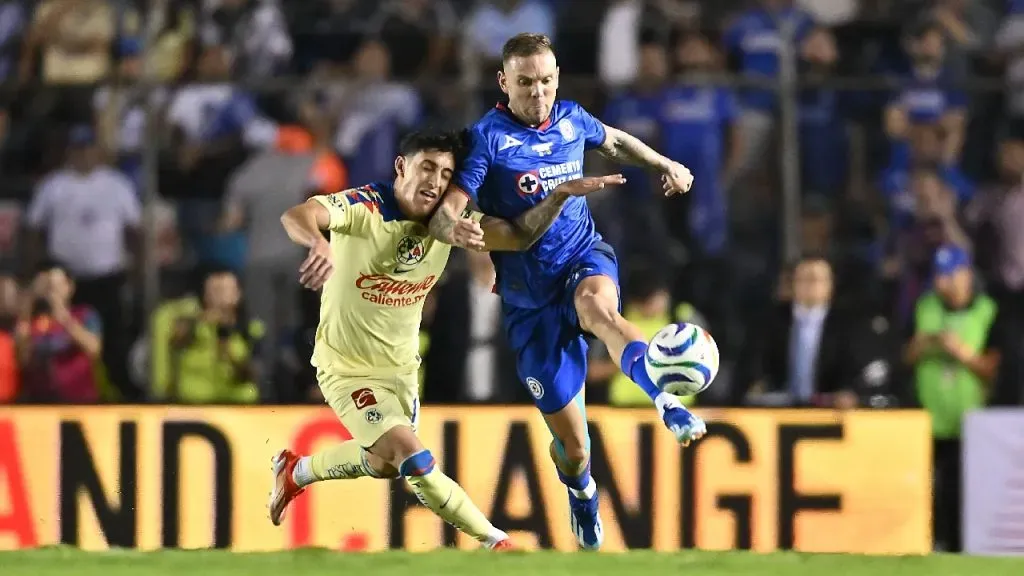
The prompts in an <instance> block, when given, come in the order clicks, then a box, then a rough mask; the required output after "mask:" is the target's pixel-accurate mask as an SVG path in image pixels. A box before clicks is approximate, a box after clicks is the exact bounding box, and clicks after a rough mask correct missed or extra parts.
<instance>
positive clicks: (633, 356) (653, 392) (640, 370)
mask: <svg viewBox="0 0 1024 576" xmlns="http://www.w3.org/2000/svg"><path fill="white" fill-rule="evenodd" d="M646 354H647V343H646V342H642V341H640V340H637V341H636V342H630V343H629V344H626V347H625V348H623V350H622V359H621V360H620V362H619V367H620V368H621V370H622V373H623V374H625V375H626V376H629V379H630V380H632V381H633V382H636V385H637V386H639V387H640V388H641V389H642V390H643V391H644V392H646V393H647V396H648V397H650V399H651V401H654V399H655V398H657V397H658V394H661V390H659V389H658V386H657V385H655V384H654V381H653V380H651V377H650V376H648V375H647V368H646V367H645V366H644V356H645V355H646Z"/></svg>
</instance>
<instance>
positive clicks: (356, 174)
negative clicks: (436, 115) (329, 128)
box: [326, 41, 422, 182]
mask: <svg viewBox="0 0 1024 576" xmlns="http://www.w3.org/2000/svg"><path fill="white" fill-rule="evenodd" d="M354 73H355V74H354V78H352V79H351V81H348V82H335V83H332V84H330V85H328V86H327V87H326V92H327V94H328V96H329V98H330V102H331V109H332V110H333V111H335V112H336V113H337V114H338V115H339V118H340V121H339V125H338V131H337V134H336V136H335V140H334V143H335V149H336V150H337V151H338V152H339V153H340V154H341V156H342V158H344V159H345V164H346V165H347V166H348V167H349V179H350V180H351V181H352V182H373V181H376V180H386V179H388V178H391V176H392V174H393V172H394V166H393V164H394V160H395V154H396V153H397V152H396V151H397V147H398V140H399V138H400V137H401V134H402V132H404V131H405V130H407V129H409V128H410V127H412V126H413V125H415V124H416V123H417V121H418V120H419V118H420V116H421V108H422V106H421V101H420V97H419V95H418V94H417V92H416V91H415V90H414V89H413V88H412V87H410V86H408V85H405V84H400V83H397V82H393V81H392V80H391V62H390V55H389V54H388V51H387V47H386V46H384V45H383V44H381V43H380V42H376V41H369V42H367V43H366V44H364V45H363V46H362V47H361V48H360V49H359V52H358V54H357V55H356V58H355V62H354Z"/></svg>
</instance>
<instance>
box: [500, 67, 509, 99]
mask: <svg viewBox="0 0 1024 576" xmlns="http://www.w3.org/2000/svg"><path fill="white" fill-rule="evenodd" d="M498 88H501V91H502V92H504V93H505V94H508V76H505V72H504V70H498Z"/></svg>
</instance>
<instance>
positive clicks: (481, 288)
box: [0, 0, 1024, 434]
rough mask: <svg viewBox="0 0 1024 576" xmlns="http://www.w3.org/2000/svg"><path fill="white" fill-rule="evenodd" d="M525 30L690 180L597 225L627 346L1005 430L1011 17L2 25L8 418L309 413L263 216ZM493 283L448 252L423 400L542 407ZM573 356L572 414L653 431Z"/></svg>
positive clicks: (788, 392) (1018, 6)
mask: <svg viewBox="0 0 1024 576" xmlns="http://www.w3.org/2000/svg"><path fill="white" fill-rule="evenodd" d="M523 31H530V32H542V33H545V34H548V35H550V36H551V37H552V38H553V39H554V41H555V43H556V46H557V47H558V57H559V63H560V65H561V74H562V80H561V92H562V96H563V97H565V98H573V99H576V100H578V101H580V102H581V103H583V104H584V105H585V106H587V107H588V109H590V110H591V111H592V112H594V113H595V114H596V115H597V116H598V117H599V118H601V119H602V120H603V121H605V122H606V123H608V124H612V125H615V126H617V127H619V128H622V129H625V130H626V131H628V132H631V133H632V134H634V135H636V136H638V137H640V138H642V139H644V140H645V141H647V142H649V143H651V144H652V145H654V146H655V147H656V148H657V149H659V150H660V151H662V152H663V153H665V154H666V155H668V156H670V157H672V158H673V159H675V160H678V161H680V162H683V163H684V164H686V165H687V166H688V167H690V169H691V170H692V171H693V172H694V174H695V177H696V185H695V187H694V189H693V191H691V193H690V194H688V195H687V196H686V197H684V198H682V199H678V198H676V199H664V198H662V197H661V196H660V194H659V190H660V187H659V186H657V185H656V183H654V182H653V181H652V179H651V175H649V174H645V173H643V172H636V171H634V170H633V169H629V168H626V169H624V170H625V171H626V174H627V177H628V179H629V181H628V184H627V185H625V186H623V187H621V188H619V189H614V190H608V191H606V192H602V193H601V195H599V196H596V197H594V198H592V208H593V212H594V214H595V217H596V218H597V220H598V227H599V229H600V230H601V231H602V233H604V234H605V235H606V237H607V239H608V240H609V241H610V242H611V243H612V244H613V245H614V246H615V247H616V249H617V251H618V252H619V256H620V261H621V263H622V264H621V266H622V281H623V291H624V292H623V294H624V312H625V314H626V315H627V317H629V318H630V319H631V320H633V321H635V322H637V323H638V324H639V325H640V326H642V327H644V328H645V329H646V330H648V331H649V332H651V333H652V334H653V332H654V331H656V330H657V329H658V328H659V327H661V326H663V325H664V324H666V323H668V322H670V321H695V322H698V323H700V324H702V325H705V326H706V327H708V328H709V330H710V331H711V332H712V333H714V334H715V336H716V339H717V340H718V342H719V344H720V347H721V348H722V356H723V368H722V373H721V376H720V377H719V381H718V382H717V383H716V385H715V386H713V387H712V388H711V389H710V390H709V391H708V392H707V393H705V394H704V395H702V396H701V397H700V398H699V399H698V402H699V403H702V404H708V405H772V406H774V405H796V406H808V405H809V406H836V407H841V408H845V407H853V406H870V407H876V408H885V407H894V406H908V405H918V404H923V405H925V406H926V407H927V408H929V409H930V410H932V412H933V415H934V416H936V417H937V420H941V419H943V418H945V421H944V422H947V423H952V424H948V426H950V427H958V426H959V414H961V413H962V412H963V411H964V410H967V409H970V408H972V407H976V406H980V405H984V404H1004V405H1013V404H1020V403H1021V402H1022V396H1024V379H1022V378H1021V377H1020V370H1021V365H1022V364H1021V360H1022V359H1024V328H1022V327H1024V232H1022V230H1024V226H1022V225H1021V223H1024V184H1022V182H1024V87H1022V86H1021V84H1019V83H1018V82H1022V81H1024V59H1022V56H1021V55H1024V2H1021V1H1017V0H934V1H913V0H891V1H885V0H874V1H869V0H750V1H746V0H728V1H727V0H722V1H718V2H697V1H694V0H303V1H301V2H284V1H277V0H149V1H145V2H143V1H132V0H42V1H38V2H30V1H27V0H26V1H19V0H6V1H0V82H2V89H0V173H2V175H3V178H2V179H0V255H2V257H0V260H2V264H3V268H2V271H3V276H2V278H0V328H2V331H0V402H22V401H23V402H83V403H90V402H104V401H150V400H152V401H171V402H186V403H254V402H306V401H316V400H317V390H316V387H315V385H314V379H313V374H312V372H311V370H312V369H311V368H310V367H309V366H308V361H307V360H308V357H309V354H310V352H311V346H312V342H311V340H312V334H313V331H314V330H315V326H316V320H317V303H318V297H317V295H315V294H310V293H303V292H302V291H301V290H299V286H298V284H297V283H296V267H297V264H298V262H299V261H301V259H302V256H303V253H302V251H301V250H299V249H297V248H296V247H294V246H293V245H292V244H291V243H289V242H288V240H287V238H286V236H284V234H283V231H282V230H281V227H280V225H279V223H278V216H279V215H280V214H281V212H283V211H284V210H285V209H286V208H287V207H289V206H290V205H292V204H295V203H298V202H301V201H302V200H303V199H304V198H307V197H308V196H310V195H313V194H322V193H329V192H333V191H336V190H340V189H343V188H345V187H346V186H349V185H350V184H351V185H355V184H360V183H364V182H368V181H372V180H387V179H390V178H391V177H392V165H393V159H394V155H395V153H396V143H397V140H398V138H399V137H400V136H401V135H402V134H403V133H404V132H405V131H407V130H408V129H410V128H412V127H415V126H417V125H420V124H423V123H431V124H433V125H438V124H440V125H446V126H452V127H458V126H465V125H467V124H468V123H470V122H471V121H472V120H473V119H474V117H476V116H477V115H479V114H480V113H482V112H483V111H485V110H486V108H487V107H488V106H492V105H493V104H494V102H495V101H496V100H498V99H500V96H501V95H500V92H498V91H497V87H496V85H495V82H494V73H495V71H496V69H497V66H498V61H499V60H500V49H501V45H502V43H503V42H504V40H505V39H506V38H508V37H509V36H511V35H513V34H515V33H518V32H523ZM787 134H789V136H787ZM607 170H614V171H619V168H617V167H612V166H609V165H607V164H603V163H602V160H601V159H599V158H593V159H588V171H589V172H591V173H597V172H604V171H607ZM793 200H795V201H796V202H797V204H796V205H798V206H799V210H796V211H789V212H787V211H786V209H785V206H787V205H792V202H791V201H793ZM787 237H789V238H794V239H795V241H796V244H798V246H797V248H798V250H796V253H794V251H793V250H792V249H789V250H787V243H786V242H785V239H786V238H787ZM154 271H156V273H157V274H156V276H154V275H153V274H152V273H153V272H154ZM147 274H149V275H150V276H149V277H150V278H153V277H156V278H157V281H156V283H155V284H156V288H158V290H159V295H158V298H156V299H155V300H152V301H147V298H146V297H145V296H146V285H147V283H146V278H147ZM493 275H494V271H493V268H492V267H491V265H490V262H489V260H488V259H487V257H486V256H485V255H483V256H482V255H479V254H461V253H460V254H458V255H457V256H456V257H454V258H453V262H452V264H451V265H450V268H449V271H448V272H447V273H446V276H445V278H444V280H443V282H442V283H441V284H440V285H439V286H438V287H437V288H436V289H435V290H434V291H433V293H432V294H431V297H430V300H429V303H428V306H427V310H426V312H425V317H424V330H423V333H422V336H421V346H422V355H423V358H424V370H423V397H424V401H425V402H428V403H437V402H444V403H453V402H454V403H466V402H469V403H473V402H529V400H530V397H529V395H528V393H526V392H525V390H523V388H522V386H521V385H520V384H519V383H518V382H516V380H515V370H514V368H513V359H512V358H510V357H509V352H508V349H507V346H505V344H504V343H503V341H502V339H503V334H502V330H501V326H500V318H499V312H500V305H499V301H498V299H497V297H496V296H494V295H493V294H492V293H491V286H492V283H493ZM151 284H152V283H151ZM154 303H155V305H154ZM592 356H593V358H592V363H591V367H590V374H589V376H588V378H589V380H590V387H589V392H588V394H589V396H590V399H591V400H590V401H592V402H609V403H611V404H614V405H622V406H628V405H642V404H645V403H646V397H645V396H643V395H642V394H639V395H638V394H637V393H636V390H635V389H634V387H633V386H632V385H631V384H630V383H628V382H626V381H624V380H623V377H622V376H621V375H619V374H618V370H617V369H616V368H615V365H614V363H613V362H612V361H611V359H610V358H608V355H607V353H606V351H604V350H602V349H600V347H595V348H594V349H593V351H592ZM977 390H981V391H982V392H976V391H977ZM941 426H942V425H937V434H938V433H939V432H938V430H939V428H941Z"/></svg>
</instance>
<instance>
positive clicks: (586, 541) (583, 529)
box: [569, 490, 604, 550]
mask: <svg viewBox="0 0 1024 576" xmlns="http://www.w3.org/2000/svg"><path fill="white" fill-rule="evenodd" d="M597 504H598V503H597V492H594V497H593V498H590V499H589V500H588V499H584V498H580V497H578V496H576V495H575V494H573V492H572V490H569V524H570V525H571V526H572V532H573V534H575V535H576V541H577V542H579V545H580V548H581V549H583V550H597V549H598V548H600V547H601V543H602V542H604V529H603V528H602V526H601V515H600V514H599V513H598V511H597Z"/></svg>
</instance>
